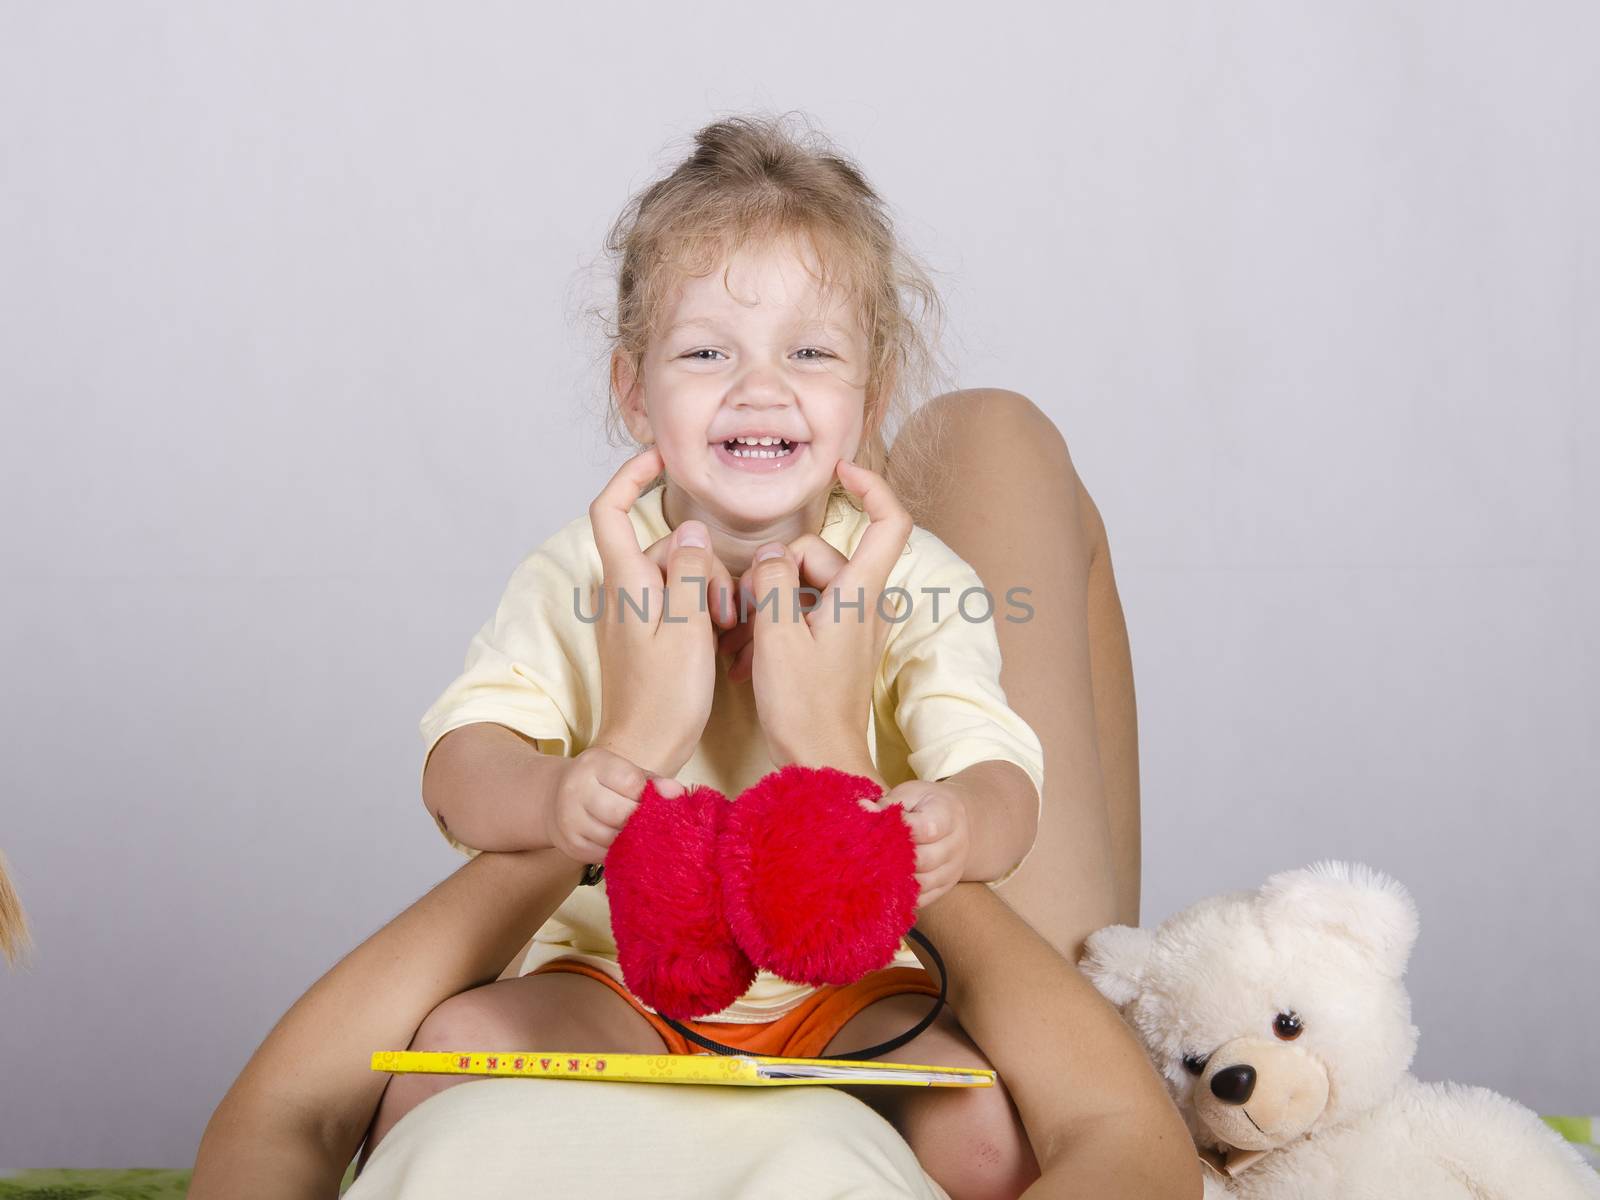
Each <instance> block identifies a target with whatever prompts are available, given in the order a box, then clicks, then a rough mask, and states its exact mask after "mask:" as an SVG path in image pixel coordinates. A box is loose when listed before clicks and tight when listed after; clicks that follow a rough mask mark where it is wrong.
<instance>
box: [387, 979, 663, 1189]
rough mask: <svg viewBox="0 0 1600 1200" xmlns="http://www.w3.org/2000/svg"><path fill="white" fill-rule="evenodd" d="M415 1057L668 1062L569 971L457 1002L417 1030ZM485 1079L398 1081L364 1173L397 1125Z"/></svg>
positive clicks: (611, 1000)
mask: <svg viewBox="0 0 1600 1200" xmlns="http://www.w3.org/2000/svg"><path fill="white" fill-rule="evenodd" d="M410 1049H412V1050H563V1051H572V1052H574V1053H578V1052H583V1051H592V1050H605V1051H609V1052H616V1053H624V1052H625V1053H630V1054H664V1053H666V1051H667V1045H666V1042H665V1041H664V1040H663V1039H662V1037H661V1035H660V1034H659V1033H657V1032H656V1031H655V1029H654V1028H653V1027H652V1026H651V1025H650V1022H648V1021H646V1020H645V1019H644V1018H643V1017H641V1016H640V1015H639V1014H638V1013H637V1012H635V1011H634V1010H633V1008H632V1006H631V1005H629V1004H628V1002H627V1001H626V1000H624V999H623V998H622V997H621V996H618V995H617V994H616V993H615V992H613V991H612V990H611V989H610V988H608V987H606V986H605V985H604V984H603V983H600V982H598V981H597V980H593V979H587V978H585V977H584V976H582V975H577V974H570V973H567V972H564V971H561V972H557V971H552V972H548V973H546V974H543V975H523V976H521V977H519V978H516V979H501V980H497V981H496V982H494V983H488V984H484V985H483V986H482V987H477V988H473V989H472V990H471V991H469V992H462V993H461V994H460V995H458V996H452V997H450V999H448V1000H446V1001H445V1002H444V1003H443V1004H441V1005H439V1007H438V1008H436V1009H434V1010H433V1011H432V1012H431V1013H429V1014H428V1015H427V1016H426V1017H425V1018H423V1021H422V1024H421V1025H420V1026H418V1027H417V1032H416V1036H415V1037H413V1038H412V1039H411V1045H410ZM484 1078H487V1076H481V1075H422V1074H416V1075H396V1076H394V1077H393V1078H392V1079H391V1080H390V1081H389V1086H388V1087H387V1088H385V1089H384V1092H383V1097H382V1099H381V1100H380V1101H379V1102H378V1111H377V1114H376V1115H375V1116H374V1117H373V1118H372V1128H371V1129H370V1130H369V1131H368V1133H367V1142H366V1145H365V1146H364V1147H363V1148H362V1151H361V1162H360V1164H359V1166H358V1170H364V1169H365V1168H366V1165H367V1159H368V1158H370V1157H371V1156H372V1152H373V1151H374V1150H375V1149H376V1148H377V1145H378V1143H379V1142H381V1141H382V1140H383V1138H384V1135H385V1134H387V1133H388V1132H389V1130H391V1129H393V1128H394V1126H395V1124H396V1122H398V1121H399V1120H400V1118H401V1117H403V1116H405V1115H406V1113H408V1112H410V1111H411V1110H412V1109H413V1108H415V1107H416V1106H417V1105H419V1104H421V1103H422V1102H423V1101H424V1100H426V1099H427V1098H428V1097H429V1096H432V1095H434V1094H435V1093H436V1092H442V1091H444V1090H445V1089H446V1088H449V1087H455V1086H457V1085H458V1084H463V1083H471V1082H474V1081H475V1080H478V1079H484Z"/></svg>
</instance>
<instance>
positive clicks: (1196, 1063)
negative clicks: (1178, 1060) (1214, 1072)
mask: <svg viewBox="0 0 1600 1200" xmlns="http://www.w3.org/2000/svg"><path fill="white" fill-rule="evenodd" d="M1210 1057H1211V1056H1210V1055H1209V1054H1207V1055H1205V1056H1204V1057H1202V1056H1201V1055H1198V1054H1185V1055H1184V1056H1183V1069H1184V1070H1185V1071H1187V1072H1189V1074H1191V1075H1199V1074H1201V1073H1202V1072H1204V1071H1205V1069H1206V1060H1207V1059H1209V1058H1210Z"/></svg>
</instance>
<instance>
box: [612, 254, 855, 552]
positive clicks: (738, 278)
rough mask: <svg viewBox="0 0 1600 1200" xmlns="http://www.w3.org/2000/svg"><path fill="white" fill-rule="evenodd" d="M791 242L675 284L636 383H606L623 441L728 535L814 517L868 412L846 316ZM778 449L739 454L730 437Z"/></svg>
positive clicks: (848, 308)
mask: <svg viewBox="0 0 1600 1200" xmlns="http://www.w3.org/2000/svg"><path fill="white" fill-rule="evenodd" d="M806 253H807V252H805V251H802V250H801V249H800V248H799V247H797V245H796V244H795V243H794V242H792V241H782V242H775V243H773V244H771V245H767V246H760V247H751V248H748V249H745V250H743V251H741V252H739V253H738V254H736V255H735V256H734V257H733V258H732V259H731V260H730V261H729V262H728V263H726V264H725V266H726V284H724V271H723V270H722V269H718V270H715V271H713V272H711V273H710V274H709V275H702V276H697V277H694V278H690V279H687V280H685V281H684V283H683V285H682V287H681V288H680V289H679V291H678V293H677V295H676V296H675V297H674V298H673V300H672V301H671V302H670V308H669V311H668V312H667V313H666V314H665V322H664V325H663V329H662V332H661V334H660V335H659V337H658V338H657V339H656V340H655V342H654V343H653V344H651V345H650V346H649V347H648V348H647V350H646V352H645V355H644V360H643V363H642V364H641V371H640V373H639V376H638V378H637V379H635V378H633V377H632V372H631V371H630V370H629V368H628V365H627V364H626V362H625V361H624V360H623V359H622V358H621V356H617V357H616V358H614V359H613V364H612V382H613V385H614V386H615V388H616V393H617V395H618V397H619V399H620V402H621V405H622V412H623V417H624V420H625V421H626V422H627V425H628V429H629V432H630V433H632V434H633V436H634V437H635V438H637V439H639V440H640V441H642V442H648V441H652V440H653V441H654V442H655V443H656V444H657V445H658V446H659V448H660V450H661V457H662V461H663V462H664V463H665V464H666V470H667V475H668V476H669V477H670V479H671V481H672V483H673V484H674V485H675V486H676V487H678V488H680V489H682V491H683V493H685V496H686V499H687V504H686V505H684V506H683V508H684V509H686V510H689V511H692V512H693V514H694V515H696V516H701V515H703V517H704V519H706V520H707V521H708V522H711V523H713V524H715V525H720V526H722V527H723V528H725V529H728V530H730V531H734V530H753V529H759V528H760V527H761V526H763V525H770V524H772V523H774V522H778V521H781V520H782V519H783V518H785V517H790V516H793V515H794V514H796V513H799V512H801V511H802V510H805V509H807V508H808V507H810V506H813V505H814V504H815V502H816V500H817V498H818V497H819V496H820V495H825V494H826V492H827V491H828V489H829V488H830V487H831V486H832V483H833V479H834V466H835V464H836V463H837V462H838V460H839V459H841V458H844V459H850V460H854V458H855V454H856V450H857V448H858V447H859V446H860V444H861V438H862V432H863V427H864V421H865V408H866V378H867V361H866V354H867V340H866V337H865V334H864V333H863V331H862V329H861V327H860V323H859V318H858V315H857V313H856V311H855V309H854V307H853V306H852V305H850V304H849V303H847V302H845V301H844V300H843V299H842V298H839V297H836V296H831V295H828V294H825V293H823V292H822V291H821V289H820V288H819V287H818V284H817V281H816V279H815V278H814V277H813V275H812V272H811V271H810V270H808V269H807V266H808V263H810V264H814V262H815V260H814V259H810V258H808V257H806ZM746 436H747V437H752V438H763V437H766V438H773V439H782V440H781V442H778V441H774V442H773V443H771V444H766V445H743V444H738V443H735V442H734V440H733V439H735V438H740V437H746Z"/></svg>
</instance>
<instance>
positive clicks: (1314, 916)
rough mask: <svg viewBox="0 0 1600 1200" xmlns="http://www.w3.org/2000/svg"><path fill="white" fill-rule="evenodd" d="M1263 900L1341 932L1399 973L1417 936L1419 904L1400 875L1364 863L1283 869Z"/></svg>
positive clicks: (1377, 961) (1395, 975)
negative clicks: (1396, 877) (1404, 884)
mask: <svg viewBox="0 0 1600 1200" xmlns="http://www.w3.org/2000/svg"><path fill="white" fill-rule="evenodd" d="M1261 900H1262V903H1264V904H1265V905H1267V907H1268V908H1269V909H1276V910H1281V911H1282V913H1283V914H1284V915H1286V916H1289V917H1291V918H1292V919H1294V920H1296V921H1299V922H1302V923H1307V924H1311V925H1314V926H1318V927H1321V928H1324V929H1328V930H1330V931H1333V932H1336V933H1338V934H1340V935H1342V936H1344V937H1346V938H1348V939H1349V940H1350V941H1351V942H1352V943H1353V944H1354V945H1356V946H1357V947H1359V948H1360V949H1362V950H1364V951H1365V952H1366V953H1367V954H1369V955H1371V957H1372V960H1373V962H1374V964H1375V965H1376V966H1377V967H1378V969H1379V970H1381V971H1382V972H1383V973H1384V974H1386V975H1389V976H1391V977H1393V978H1396V979H1398V978H1399V977H1400V976H1401V975H1402V974H1404V973H1405V969H1406V960H1407V959H1408V958H1410V957H1411V947H1412V945H1413V944H1415V942H1416V940H1417V906H1416V904H1415V903H1414V902H1413V901H1412V899H1411V894H1410V893H1409V892H1407V891H1406V889H1405V887H1404V886H1402V885H1401V884H1400V883H1399V882H1398V881H1396V880H1394V879H1391V878H1390V877H1389V876H1387V875H1384V874H1383V873H1382V872H1379V871H1374V870H1373V869H1372V868H1370V867H1365V866H1362V865H1361V864H1360V863H1342V862H1319V863H1313V864H1312V865H1311V866H1309V867H1306V868H1304V869H1303V870H1298V871H1282V872H1280V873H1279V874H1277V875H1274V876H1272V877H1271V878H1270V879H1268V880H1267V882H1266V883H1265V884H1264V885H1263V886H1262V888H1261Z"/></svg>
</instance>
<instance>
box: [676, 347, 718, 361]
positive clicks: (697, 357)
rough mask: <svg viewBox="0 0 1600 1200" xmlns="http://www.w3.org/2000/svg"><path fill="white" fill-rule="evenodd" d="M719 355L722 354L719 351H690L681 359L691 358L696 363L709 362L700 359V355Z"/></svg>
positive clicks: (706, 359)
mask: <svg viewBox="0 0 1600 1200" xmlns="http://www.w3.org/2000/svg"><path fill="white" fill-rule="evenodd" d="M721 353H722V351H721V350H691V351H689V353H687V354H685V355H684V356H683V357H684V358H692V359H694V360H695V361H696V362H710V361H711V360H710V359H709V358H701V357H700V355H702V354H721Z"/></svg>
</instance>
